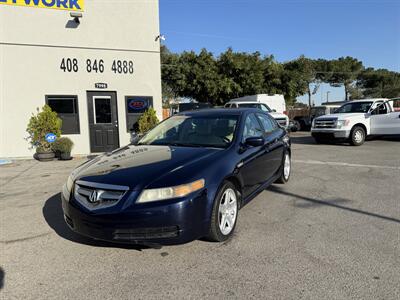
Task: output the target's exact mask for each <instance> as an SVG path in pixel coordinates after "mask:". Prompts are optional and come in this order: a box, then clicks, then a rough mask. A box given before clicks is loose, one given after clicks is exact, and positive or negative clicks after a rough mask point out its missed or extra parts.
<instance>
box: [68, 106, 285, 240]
mask: <svg viewBox="0 0 400 300" xmlns="http://www.w3.org/2000/svg"><path fill="white" fill-rule="evenodd" d="M290 170H291V150H290V138H289V136H288V134H287V132H286V130H284V129H282V128H281V127H280V126H278V124H277V123H276V122H275V120H274V119H273V118H272V117H271V116H270V115H268V114H267V113H264V112H262V111H260V110H258V109H235V110H234V109H210V110H200V111H192V112H185V113H182V114H179V115H175V116H172V117H170V118H168V119H167V120H165V121H164V122H161V123H160V124H159V125H157V126H156V127H155V128H154V129H152V130H150V131H149V132H148V133H147V134H146V135H145V136H144V137H143V138H142V139H141V140H140V141H139V142H138V143H137V144H136V145H129V146H126V147H123V148H120V149H117V150H115V151H113V152H111V153H106V154H104V155H101V156H98V157H96V158H94V159H93V160H91V161H88V162H86V163H85V164H83V165H81V166H79V167H78V168H77V169H75V170H74V171H73V172H72V174H71V175H70V176H69V178H68V180H67V183H66V184H65V185H64V187H63V191H62V196H61V198H62V207H63V211H64V218H65V221H66V223H67V224H68V226H69V227H70V228H71V229H72V230H74V231H75V232H77V233H79V234H82V235H85V236H89V237H91V238H95V239H100V240H106V241H112V242H119V243H133V244H145V245H146V244H148V245H152V244H176V243H184V242H189V241H192V240H194V239H198V238H200V237H207V238H208V239H209V240H211V241H216V242H223V241H226V240H227V239H228V238H230V237H231V236H232V234H233V232H234V230H235V226H236V223H237V219H238V213H239V210H240V209H241V208H242V207H243V206H244V205H246V204H247V203H248V202H249V201H251V200H252V199H253V198H254V197H255V196H256V195H258V194H259V193H261V192H262V191H264V190H265V188H267V187H268V186H269V185H270V184H272V183H273V182H279V183H286V182H287V181H288V180H289V177H290Z"/></svg>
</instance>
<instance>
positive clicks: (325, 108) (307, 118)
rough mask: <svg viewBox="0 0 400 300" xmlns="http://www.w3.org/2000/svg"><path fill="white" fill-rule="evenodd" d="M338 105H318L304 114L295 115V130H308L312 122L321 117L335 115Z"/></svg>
mask: <svg viewBox="0 0 400 300" xmlns="http://www.w3.org/2000/svg"><path fill="white" fill-rule="evenodd" d="M339 107H340V105H318V106H313V107H311V109H310V110H309V111H308V112H307V111H306V114H303V115H297V116H295V117H294V118H293V121H294V123H295V125H296V128H297V130H310V128H311V124H312V121H313V120H314V119H315V118H317V117H320V116H323V115H330V114H333V113H335V110H336V109H338V108H339Z"/></svg>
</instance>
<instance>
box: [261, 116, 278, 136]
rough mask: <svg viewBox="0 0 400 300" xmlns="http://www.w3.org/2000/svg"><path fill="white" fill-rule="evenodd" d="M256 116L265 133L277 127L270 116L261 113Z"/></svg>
mask: <svg viewBox="0 0 400 300" xmlns="http://www.w3.org/2000/svg"><path fill="white" fill-rule="evenodd" d="M257 117H258V119H259V120H260V122H261V124H262V125H263V127H264V131H265V133H270V132H272V131H274V130H275V129H276V128H277V125H276V122H275V120H274V119H272V118H271V117H269V116H267V115H263V114H257Z"/></svg>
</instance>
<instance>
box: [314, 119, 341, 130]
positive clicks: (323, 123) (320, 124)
mask: <svg viewBox="0 0 400 300" xmlns="http://www.w3.org/2000/svg"><path fill="white" fill-rule="evenodd" d="M336 122H337V119H319V120H315V123H314V128H336Z"/></svg>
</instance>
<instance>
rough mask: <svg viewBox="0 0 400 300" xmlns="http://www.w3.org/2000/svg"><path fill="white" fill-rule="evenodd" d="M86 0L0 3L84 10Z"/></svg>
mask: <svg viewBox="0 0 400 300" xmlns="http://www.w3.org/2000/svg"><path fill="white" fill-rule="evenodd" d="M84 1H85V0H0V4H6V5H14V6H27V7H38V8H52V9H62V10H71V11H83V8H84Z"/></svg>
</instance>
